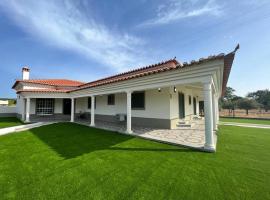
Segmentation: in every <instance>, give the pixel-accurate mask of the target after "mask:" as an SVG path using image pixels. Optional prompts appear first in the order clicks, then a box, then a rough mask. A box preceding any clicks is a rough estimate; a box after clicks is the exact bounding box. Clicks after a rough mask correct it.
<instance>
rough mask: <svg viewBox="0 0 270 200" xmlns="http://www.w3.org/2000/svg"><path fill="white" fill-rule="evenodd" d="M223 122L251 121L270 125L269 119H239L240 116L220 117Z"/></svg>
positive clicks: (251, 122)
mask: <svg viewBox="0 0 270 200" xmlns="http://www.w3.org/2000/svg"><path fill="white" fill-rule="evenodd" d="M220 121H222V122H236V123H249V124H266V125H270V119H269V120H260V119H238V118H220Z"/></svg>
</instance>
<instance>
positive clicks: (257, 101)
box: [220, 87, 270, 116]
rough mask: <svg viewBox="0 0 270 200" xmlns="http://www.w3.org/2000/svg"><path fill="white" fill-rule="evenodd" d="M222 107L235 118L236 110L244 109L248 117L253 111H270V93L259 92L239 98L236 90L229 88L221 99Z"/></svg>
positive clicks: (267, 91)
mask: <svg viewBox="0 0 270 200" xmlns="http://www.w3.org/2000/svg"><path fill="white" fill-rule="evenodd" d="M220 107H221V108H223V109H228V110H229V112H230V113H232V114H233V116H234V110H235V109H237V108H238V109H244V110H246V114H247V115H248V111H249V110H251V109H260V110H262V109H264V110H265V111H266V112H267V111H268V110H270V91H269V90H268V89H265V90H257V91H255V92H249V93H248V94H247V95H246V96H245V97H241V96H237V95H236V94H235V90H234V89H233V88H231V87H227V88H226V91H225V94H224V96H223V97H222V98H221V99H220Z"/></svg>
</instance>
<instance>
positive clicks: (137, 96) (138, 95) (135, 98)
mask: <svg viewBox="0 0 270 200" xmlns="http://www.w3.org/2000/svg"><path fill="white" fill-rule="evenodd" d="M131 108H132V109H135V110H136V109H145V95H144V92H134V93H132V98H131Z"/></svg>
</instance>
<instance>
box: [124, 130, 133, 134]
mask: <svg viewBox="0 0 270 200" xmlns="http://www.w3.org/2000/svg"><path fill="white" fill-rule="evenodd" d="M125 133H126V134H132V133H133V131H132V130H130V131H128V130H126V131H125Z"/></svg>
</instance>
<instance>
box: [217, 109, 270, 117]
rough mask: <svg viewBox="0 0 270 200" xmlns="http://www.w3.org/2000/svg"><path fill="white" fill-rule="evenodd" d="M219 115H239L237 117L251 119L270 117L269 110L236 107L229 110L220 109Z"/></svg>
mask: <svg viewBox="0 0 270 200" xmlns="http://www.w3.org/2000/svg"><path fill="white" fill-rule="evenodd" d="M219 115H220V117H239V118H251V119H270V110H269V111H268V112H266V111H265V110H257V109H252V110H249V111H248V114H247V113H246V111H245V110H240V109H236V110H234V111H232V110H231V111H230V110H228V109H224V110H220V112H219Z"/></svg>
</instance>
